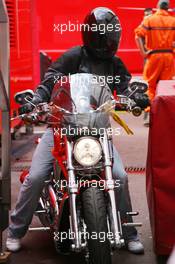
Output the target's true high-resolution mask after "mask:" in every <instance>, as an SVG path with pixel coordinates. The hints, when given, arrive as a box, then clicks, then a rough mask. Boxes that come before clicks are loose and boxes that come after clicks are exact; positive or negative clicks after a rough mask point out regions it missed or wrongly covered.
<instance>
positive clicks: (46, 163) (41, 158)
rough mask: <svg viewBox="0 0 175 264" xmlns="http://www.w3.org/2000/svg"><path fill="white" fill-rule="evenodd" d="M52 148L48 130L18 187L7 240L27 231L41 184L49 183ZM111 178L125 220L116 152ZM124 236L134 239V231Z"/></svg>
mask: <svg viewBox="0 0 175 264" xmlns="http://www.w3.org/2000/svg"><path fill="white" fill-rule="evenodd" d="M53 146H54V141H53V131H52V129H51V128H48V129H47V130H46V132H45V133H44V135H43V136H42V138H41V141H40V143H39V144H38V146H37V148H36V150H35V153H34V155H33V158H32V164H31V168H30V171H29V175H28V176H27V177H26V178H25V181H24V182H23V184H22V185H21V188H20V192H19V196H18V200H17V204H16V207H15V209H14V210H13V212H12V214H11V224H10V226H9V231H8V233H9V236H10V237H14V238H22V237H23V236H24V235H25V233H26V232H27V230H28V227H29V225H30V223H31V221H32V217H33V214H34V212H35V210H36V208H37V206H38V201H39V197H40V194H41V191H42V189H43V186H44V181H46V180H48V179H49V176H50V173H51V171H52V169H53V162H54V157H53V156H52V153H51V150H52V148H53ZM113 177H114V179H118V180H119V181H120V188H116V191H115V195H116V199H117V200H116V201H117V204H118V209H119V210H120V213H121V218H122V219H125V218H126V212H130V211H132V208H131V200H130V195H129V190H128V177H127V174H126V172H125V170H124V167H123V164H122V161H121V158H120V156H119V154H118V152H117V150H116V149H115V148H114V164H113ZM128 220H129V221H130V222H132V217H129V219H128ZM123 234H124V238H125V239H126V240H133V239H134V240H136V239H137V231H136V229H135V228H134V227H127V228H126V227H125V228H123Z"/></svg>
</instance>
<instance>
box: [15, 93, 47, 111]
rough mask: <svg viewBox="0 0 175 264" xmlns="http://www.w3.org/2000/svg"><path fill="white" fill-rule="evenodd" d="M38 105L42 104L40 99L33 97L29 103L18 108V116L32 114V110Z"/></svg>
mask: <svg viewBox="0 0 175 264" xmlns="http://www.w3.org/2000/svg"><path fill="white" fill-rule="evenodd" d="M40 103H42V99H41V98H40V97H38V96H34V97H33V98H32V100H31V101H30V102H28V103H26V104H24V105H22V106H21V107H19V109H18V113H19V115H23V114H27V113H30V112H32V111H33V109H34V108H35V106H37V105H38V104H40Z"/></svg>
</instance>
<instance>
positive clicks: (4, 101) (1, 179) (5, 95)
mask: <svg viewBox="0 0 175 264" xmlns="http://www.w3.org/2000/svg"><path fill="white" fill-rule="evenodd" d="M0 110H1V116H2V124H1V126H2V133H1V172H0V262H1V260H4V259H5V253H4V252H3V247H2V234H3V231H4V230H5V229H6V228H7V227H8V221H9V209H10V206H11V170H10V145H11V142H10V141H11V138H10V106H9V20H8V15H7V10H6V6H5V2H4V0H0Z"/></svg>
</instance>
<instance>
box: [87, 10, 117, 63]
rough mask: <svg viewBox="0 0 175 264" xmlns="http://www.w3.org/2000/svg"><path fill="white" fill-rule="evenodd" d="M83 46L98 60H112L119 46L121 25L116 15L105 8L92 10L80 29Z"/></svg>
mask: <svg viewBox="0 0 175 264" xmlns="http://www.w3.org/2000/svg"><path fill="white" fill-rule="evenodd" d="M82 37H83V42H84V46H85V48H86V49H87V51H88V52H89V53H91V54H92V55H93V56H95V57H96V58H99V59H108V58H112V57H113V56H114V55H115V53H116V51H117V49H118V46H119V42H120V38H121V25H120V21H119V18H118V17H117V16H116V14H115V13H114V12H113V11H112V10H110V9H108V8H105V7H97V8H95V9H93V10H92V11H91V12H90V13H89V14H88V15H87V16H86V18H85V20H84V24H83V27H82Z"/></svg>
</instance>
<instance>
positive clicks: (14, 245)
mask: <svg viewBox="0 0 175 264" xmlns="http://www.w3.org/2000/svg"><path fill="white" fill-rule="evenodd" d="M6 247H7V249H8V250H9V251H12V252H16V251H18V250H20V249H21V240H20V239H19V238H12V237H7V240H6Z"/></svg>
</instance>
